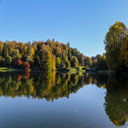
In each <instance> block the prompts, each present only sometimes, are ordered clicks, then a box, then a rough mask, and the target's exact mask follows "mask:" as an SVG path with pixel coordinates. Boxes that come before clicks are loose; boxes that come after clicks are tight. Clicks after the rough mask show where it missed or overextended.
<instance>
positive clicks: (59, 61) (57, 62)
mask: <svg viewBox="0 0 128 128" xmlns="http://www.w3.org/2000/svg"><path fill="white" fill-rule="evenodd" d="M60 66H61V59H60V58H59V57H57V58H56V67H57V68H60Z"/></svg>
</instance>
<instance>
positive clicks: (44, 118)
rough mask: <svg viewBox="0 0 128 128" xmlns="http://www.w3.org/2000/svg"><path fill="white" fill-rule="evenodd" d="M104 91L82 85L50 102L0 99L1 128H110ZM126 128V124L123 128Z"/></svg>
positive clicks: (110, 123)
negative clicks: (73, 91)
mask: <svg viewBox="0 0 128 128" xmlns="http://www.w3.org/2000/svg"><path fill="white" fill-rule="evenodd" d="M105 95H106V89H103V88H98V87H97V86H96V85H95V84H93V85H92V84H91V83H90V84H89V85H87V86H86V85H85V86H84V87H83V88H80V89H79V90H77V93H71V94H70V95H69V98H68V99H67V97H63V98H59V99H57V100H55V99H54V101H53V102H52V101H49V102H48V101H47V100H46V99H37V98H36V99H34V98H32V97H30V98H26V97H18V96H16V98H11V97H3V96H2V97H1V98H0V110H1V111H0V115H1V117H0V127H1V128H8V127H10V128H29V127H31V128H43V127H44V128H60V127H61V128H71V127H73V128H86V127H87V128H92V127H95V128H104V127H107V128H114V127H116V126H115V125H114V124H113V123H112V122H110V120H109V118H108V115H106V112H105V108H104V103H105V99H104V97H105ZM126 126H128V124H127V123H126V124H125V126H124V127H126Z"/></svg>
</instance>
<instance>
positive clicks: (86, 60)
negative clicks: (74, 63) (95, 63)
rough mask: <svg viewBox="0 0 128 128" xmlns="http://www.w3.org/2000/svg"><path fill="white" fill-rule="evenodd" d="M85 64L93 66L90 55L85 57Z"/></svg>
mask: <svg viewBox="0 0 128 128" xmlns="http://www.w3.org/2000/svg"><path fill="white" fill-rule="evenodd" d="M84 65H85V66H88V67H91V66H92V60H91V58H90V57H85V60H84Z"/></svg>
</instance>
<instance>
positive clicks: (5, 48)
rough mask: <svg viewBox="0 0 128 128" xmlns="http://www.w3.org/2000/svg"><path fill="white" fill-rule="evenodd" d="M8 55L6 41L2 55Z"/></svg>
mask: <svg viewBox="0 0 128 128" xmlns="http://www.w3.org/2000/svg"><path fill="white" fill-rule="evenodd" d="M6 56H8V45H7V43H5V44H4V57H6Z"/></svg>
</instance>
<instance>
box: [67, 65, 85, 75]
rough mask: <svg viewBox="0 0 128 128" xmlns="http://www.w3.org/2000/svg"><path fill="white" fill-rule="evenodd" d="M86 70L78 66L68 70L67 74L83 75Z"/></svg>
mask: <svg viewBox="0 0 128 128" xmlns="http://www.w3.org/2000/svg"><path fill="white" fill-rule="evenodd" d="M85 69H87V68H86V67H84V66H78V67H76V68H70V70H69V72H70V73H72V74H76V73H85V72H86V70H85Z"/></svg>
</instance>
